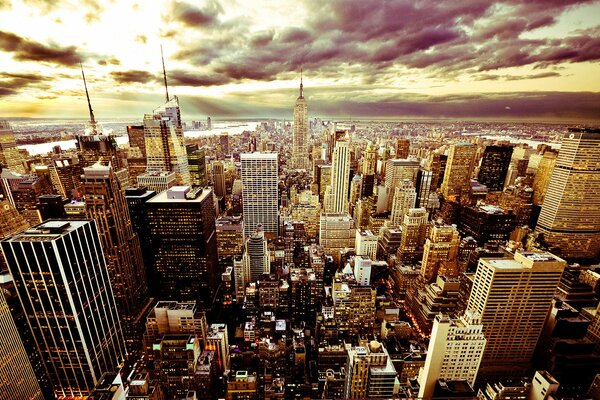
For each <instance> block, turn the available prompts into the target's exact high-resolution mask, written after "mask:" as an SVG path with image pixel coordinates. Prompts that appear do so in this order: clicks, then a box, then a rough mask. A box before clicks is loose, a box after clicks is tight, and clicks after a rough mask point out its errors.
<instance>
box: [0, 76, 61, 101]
mask: <svg viewBox="0 0 600 400" xmlns="http://www.w3.org/2000/svg"><path fill="white" fill-rule="evenodd" d="M52 80H53V79H52V78H49V77H45V76H41V75H38V74H33V73H8V72H2V73H0V96H9V95H13V94H17V93H19V92H20V91H21V90H22V89H24V88H27V87H35V88H36V89H39V90H42V89H47V88H49V87H50V85H48V83H49V82H50V81H52Z"/></svg>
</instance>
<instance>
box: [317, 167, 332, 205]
mask: <svg viewBox="0 0 600 400" xmlns="http://www.w3.org/2000/svg"><path fill="white" fill-rule="evenodd" d="M317 184H318V186H319V201H320V202H321V203H322V204H325V190H326V189H327V187H328V186H331V165H319V166H317Z"/></svg>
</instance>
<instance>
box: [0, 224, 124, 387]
mask: <svg viewBox="0 0 600 400" xmlns="http://www.w3.org/2000/svg"><path fill="white" fill-rule="evenodd" d="M0 244H1V246H2V250H3V252H4V255H5V257H6V261H7V264H8V267H9V270H10V272H11V275H12V276H13V278H14V281H15V287H16V289H17V293H18V295H19V299H20V301H21V304H22V306H23V309H24V314H25V315H26V317H27V320H28V325H29V327H30V328H31V331H32V333H33V336H34V340H35V343H36V347H37V349H38V351H39V353H40V355H41V358H42V362H43V363H44V366H45V370H46V371H47V373H48V375H49V378H50V381H51V382H52V385H53V387H54V391H55V395H56V396H86V395H87V394H89V393H90V391H91V390H92V389H93V388H94V386H95V384H96V383H97V381H98V379H99V378H100V376H101V375H102V373H103V372H110V371H114V370H116V369H117V368H118V366H119V365H120V363H121V362H122V361H123V360H124V357H125V354H126V350H125V341H124V339H123V333H122V331H121V324H120V321H119V315H118V311H117V307H116V304H115V300H114V295H113V291H112V285H111V283H110V278H109V275H108V269H107V266H106V262H105V259H104V255H103V254H102V250H101V244H100V237H99V236H98V231H97V228H96V222H95V221H70V222H67V221H50V222H45V223H43V224H40V225H38V226H36V227H34V228H32V229H29V230H26V231H24V232H22V233H20V234H17V235H15V236H13V237H11V238H9V239H5V240H3V241H2V242H0ZM40 254H44V256H43V257H39V256H37V255H40ZM74 276H76V277H78V279H73V277H74ZM47 288H54V290H47ZM66 300H68V301H66ZM48 304H51V305H52V307H50V308H49V307H47V305H48ZM56 333H60V336H57V335H56ZM58 354H60V355H61V356H60V357H57V355H58Z"/></svg>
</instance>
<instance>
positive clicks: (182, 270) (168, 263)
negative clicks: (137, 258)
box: [146, 186, 222, 304]
mask: <svg viewBox="0 0 600 400" xmlns="http://www.w3.org/2000/svg"><path fill="white" fill-rule="evenodd" d="M146 207H147V224H148V227H149V229H150V239H151V242H152V250H153V258H154V264H153V265H151V266H149V267H150V268H149V269H150V275H151V276H155V277H156V279H157V280H158V282H159V283H158V285H159V287H158V296H159V297H161V298H162V299H165V300H177V301H182V300H203V301H204V302H206V303H207V304H210V301H211V300H212V298H213V296H214V295H215V293H216V290H217V288H218V286H219V281H220V277H221V273H222V271H220V270H219V264H218V258H217V243H216V240H217V236H216V233H215V206H214V202H213V192H212V190H211V189H202V188H196V189H190V188H189V187H188V186H174V187H172V188H171V189H169V190H167V191H164V192H162V193H160V194H157V195H156V196H154V197H153V198H152V199H150V200H149V201H147V202H146Z"/></svg>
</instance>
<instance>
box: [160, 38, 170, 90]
mask: <svg viewBox="0 0 600 400" xmlns="http://www.w3.org/2000/svg"><path fill="white" fill-rule="evenodd" d="M160 58H161V59H162V66H163V78H164V80H165V94H166V96H167V102H168V101H169V87H168V86H167V70H166V69H165V57H164V56H163V48H162V44H161V45H160Z"/></svg>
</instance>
